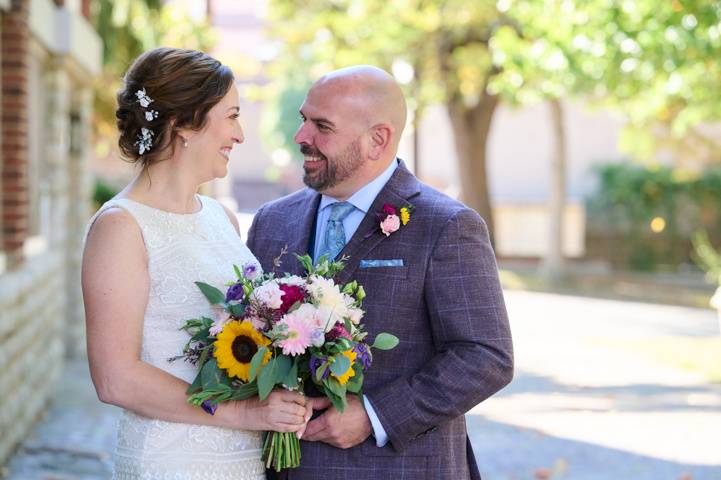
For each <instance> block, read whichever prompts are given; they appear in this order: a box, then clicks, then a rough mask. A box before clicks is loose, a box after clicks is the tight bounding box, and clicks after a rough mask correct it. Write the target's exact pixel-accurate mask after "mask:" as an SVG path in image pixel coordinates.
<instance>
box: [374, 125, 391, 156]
mask: <svg viewBox="0 0 721 480" xmlns="http://www.w3.org/2000/svg"><path fill="white" fill-rule="evenodd" d="M392 136H393V128H392V127H391V126H390V125H388V124H387V123H379V124H378V125H375V126H373V128H372V129H371V138H370V151H369V152H368V156H369V157H370V158H371V160H378V159H380V158H381V157H382V156H383V153H384V152H385V151H386V150H387V149H388V146H389V145H390V143H391V137H392Z"/></svg>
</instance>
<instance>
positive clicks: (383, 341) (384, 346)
mask: <svg viewBox="0 0 721 480" xmlns="http://www.w3.org/2000/svg"><path fill="white" fill-rule="evenodd" d="M396 345H398V337H396V336H395V335H391V334H390V333H385V332H384V333H379V334H378V336H377V337H376V341H375V342H373V348H377V349H378V350H391V349H392V348H395V347H396Z"/></svg>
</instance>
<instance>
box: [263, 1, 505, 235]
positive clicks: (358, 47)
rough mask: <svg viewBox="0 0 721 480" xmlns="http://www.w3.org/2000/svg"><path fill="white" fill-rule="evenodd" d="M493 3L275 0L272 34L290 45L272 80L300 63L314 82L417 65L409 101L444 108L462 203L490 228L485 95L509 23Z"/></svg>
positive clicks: (494, 99)
mask: <svg viewBox="0 0 721 480" xmlns="http://www.w3.org/2000/svg"><path fill="white" fill-rule="evenodd" d="M495 5H496V4H495V2H491V1H488V0H482V1H477V2H467V1H462V0H447V1H441V0H434V1H424V0H403V1H398V2H387V1H381V0H359V1H351V0H334V1H330V0H326V1H323V0H310V1H306V2H303V4H302V7H301V6H300V4H299V3H298V2H295V1H293V0H272V1H271V2H270V9H269V12H270V22H271V25H272V32H273V34H274V35H275V36H276V37H277V38H278V39H280V40H282V41H283V44H284V45H285V47H284V51H283V52H282V54H281V55H280V56H279V57H278V59H277V61H276V62H275V66H274V68H275V70H274V73H275V75H279V74H280V75H282V73H281V72H290V71H292V70H293V69H297V68H298V64H299V63H300V64H301V65H302V64H303V63H305V64H306V65H308V66H309V68H308V69H307V71H306V72H305V73H306V75H308V76H309V77H317V76H319V75H320V74H322V73H324V72H326V71H328V70H331V69H334V68H338V67H343V66H347V65H350V64H354V63H372V64H375V65H378V66H380V67H382V68H385V69H386V70H388V71H390V70H391V69H392V66H393V63H394V61H398V60H402V61H405V62H406V63H408V64H410V65H413V67H414V69H415V72H414V73H415V75H414V82H413V83H412V84H411V85H410V86H409V87H408V88H409V89H412V90H413V91H414V92H415V95H414V96H413V98H412V101H413V102H415V105H414V107H415V109H416V111H418V112H422V110H423V106H424V105H426V104H427V103H429V102H435V101H442V102H444V103H445V105H446V107H447V109H448V114H449V117H450V120H451V124H452V127H453V134H454V141H455V145H456V150H457V154H458V158H459V166H460V173H461V175H460V176H461V182H462V197H463V200H464V201H465V202H466V203H467V204H468V205H469V206H471V207H473V208H474V209H476V210H477V211H478V212H479V213H480V214H481V215H482V216H483V217H484V218H485V220H486V222H487V223H488V225H489V227H491V228H492V226H493V215H492V212H491V208H490V196H489V190H488V180H487V172H486V143H487V139H488V135H489V132H490V129H491V120H492V118H493V113H494V112H495V109H496V107H497V105H498V101H499V98H498V95H497V94H494V93H492V92H490V91H489V90H488V88H487V87H488V85H489V82H490V80H491V78H492V77H493V76H494V75H496V74H497V73H498V69H497V67H496V66H495V65H494V64H493V61H492V54H491V51H490V43H491V39H492V38H493V35H494V34H495V32H496V31H497V30H498V29H499V28H500V27H502V26H503V25H505V24H506V23H507V20H506V18H505V16H504V15H503V14H502V13H501V12H499V11H498V9H497V8H496V6H495Z"/></svg>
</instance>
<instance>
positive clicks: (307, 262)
mask: <svg viewBox="0 0 721 480" xmlns="http://www.w3.org/2000/svg"><path fill="white" fill-rule="evenodd" d="M295 258H297V259H298V262H300V264H301V265H302V266H303V269H304V270H305V271H306V272H307V273H308V274H311V273H312V272H313V270H314V267H313V259H312V258H310V255H307V254H306V255H298V254H297V253H296V254H295ZM322 258H323V257H321V260H322ZM319 263H320V261H319Z"/></svg>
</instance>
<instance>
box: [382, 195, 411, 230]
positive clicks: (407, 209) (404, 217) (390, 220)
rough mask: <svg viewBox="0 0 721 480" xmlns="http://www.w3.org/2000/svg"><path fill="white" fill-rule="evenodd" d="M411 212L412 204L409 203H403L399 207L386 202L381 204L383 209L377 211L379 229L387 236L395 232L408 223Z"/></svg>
mask: <svg viewBox="0 0 721 480" xmlns="http://www.w3.org/2000/svg"><path fill="white" fill-rule="evenodd" d="M412 212H413V205H409V204H405V205H403V206H402V207H400V208H398V207H396V206H394V205H390V204H388V203H386V204H385V205H383V211H382V212H380V213H378V219H379V221H380V230H381V232H382V233H383V235H385V236H386V237H389V236H390V235H391V233H395V232H397V231H398V230H400V228H401V227H403V226H406V225H408V222H410V221H411V213H412Z"/></svg>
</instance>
